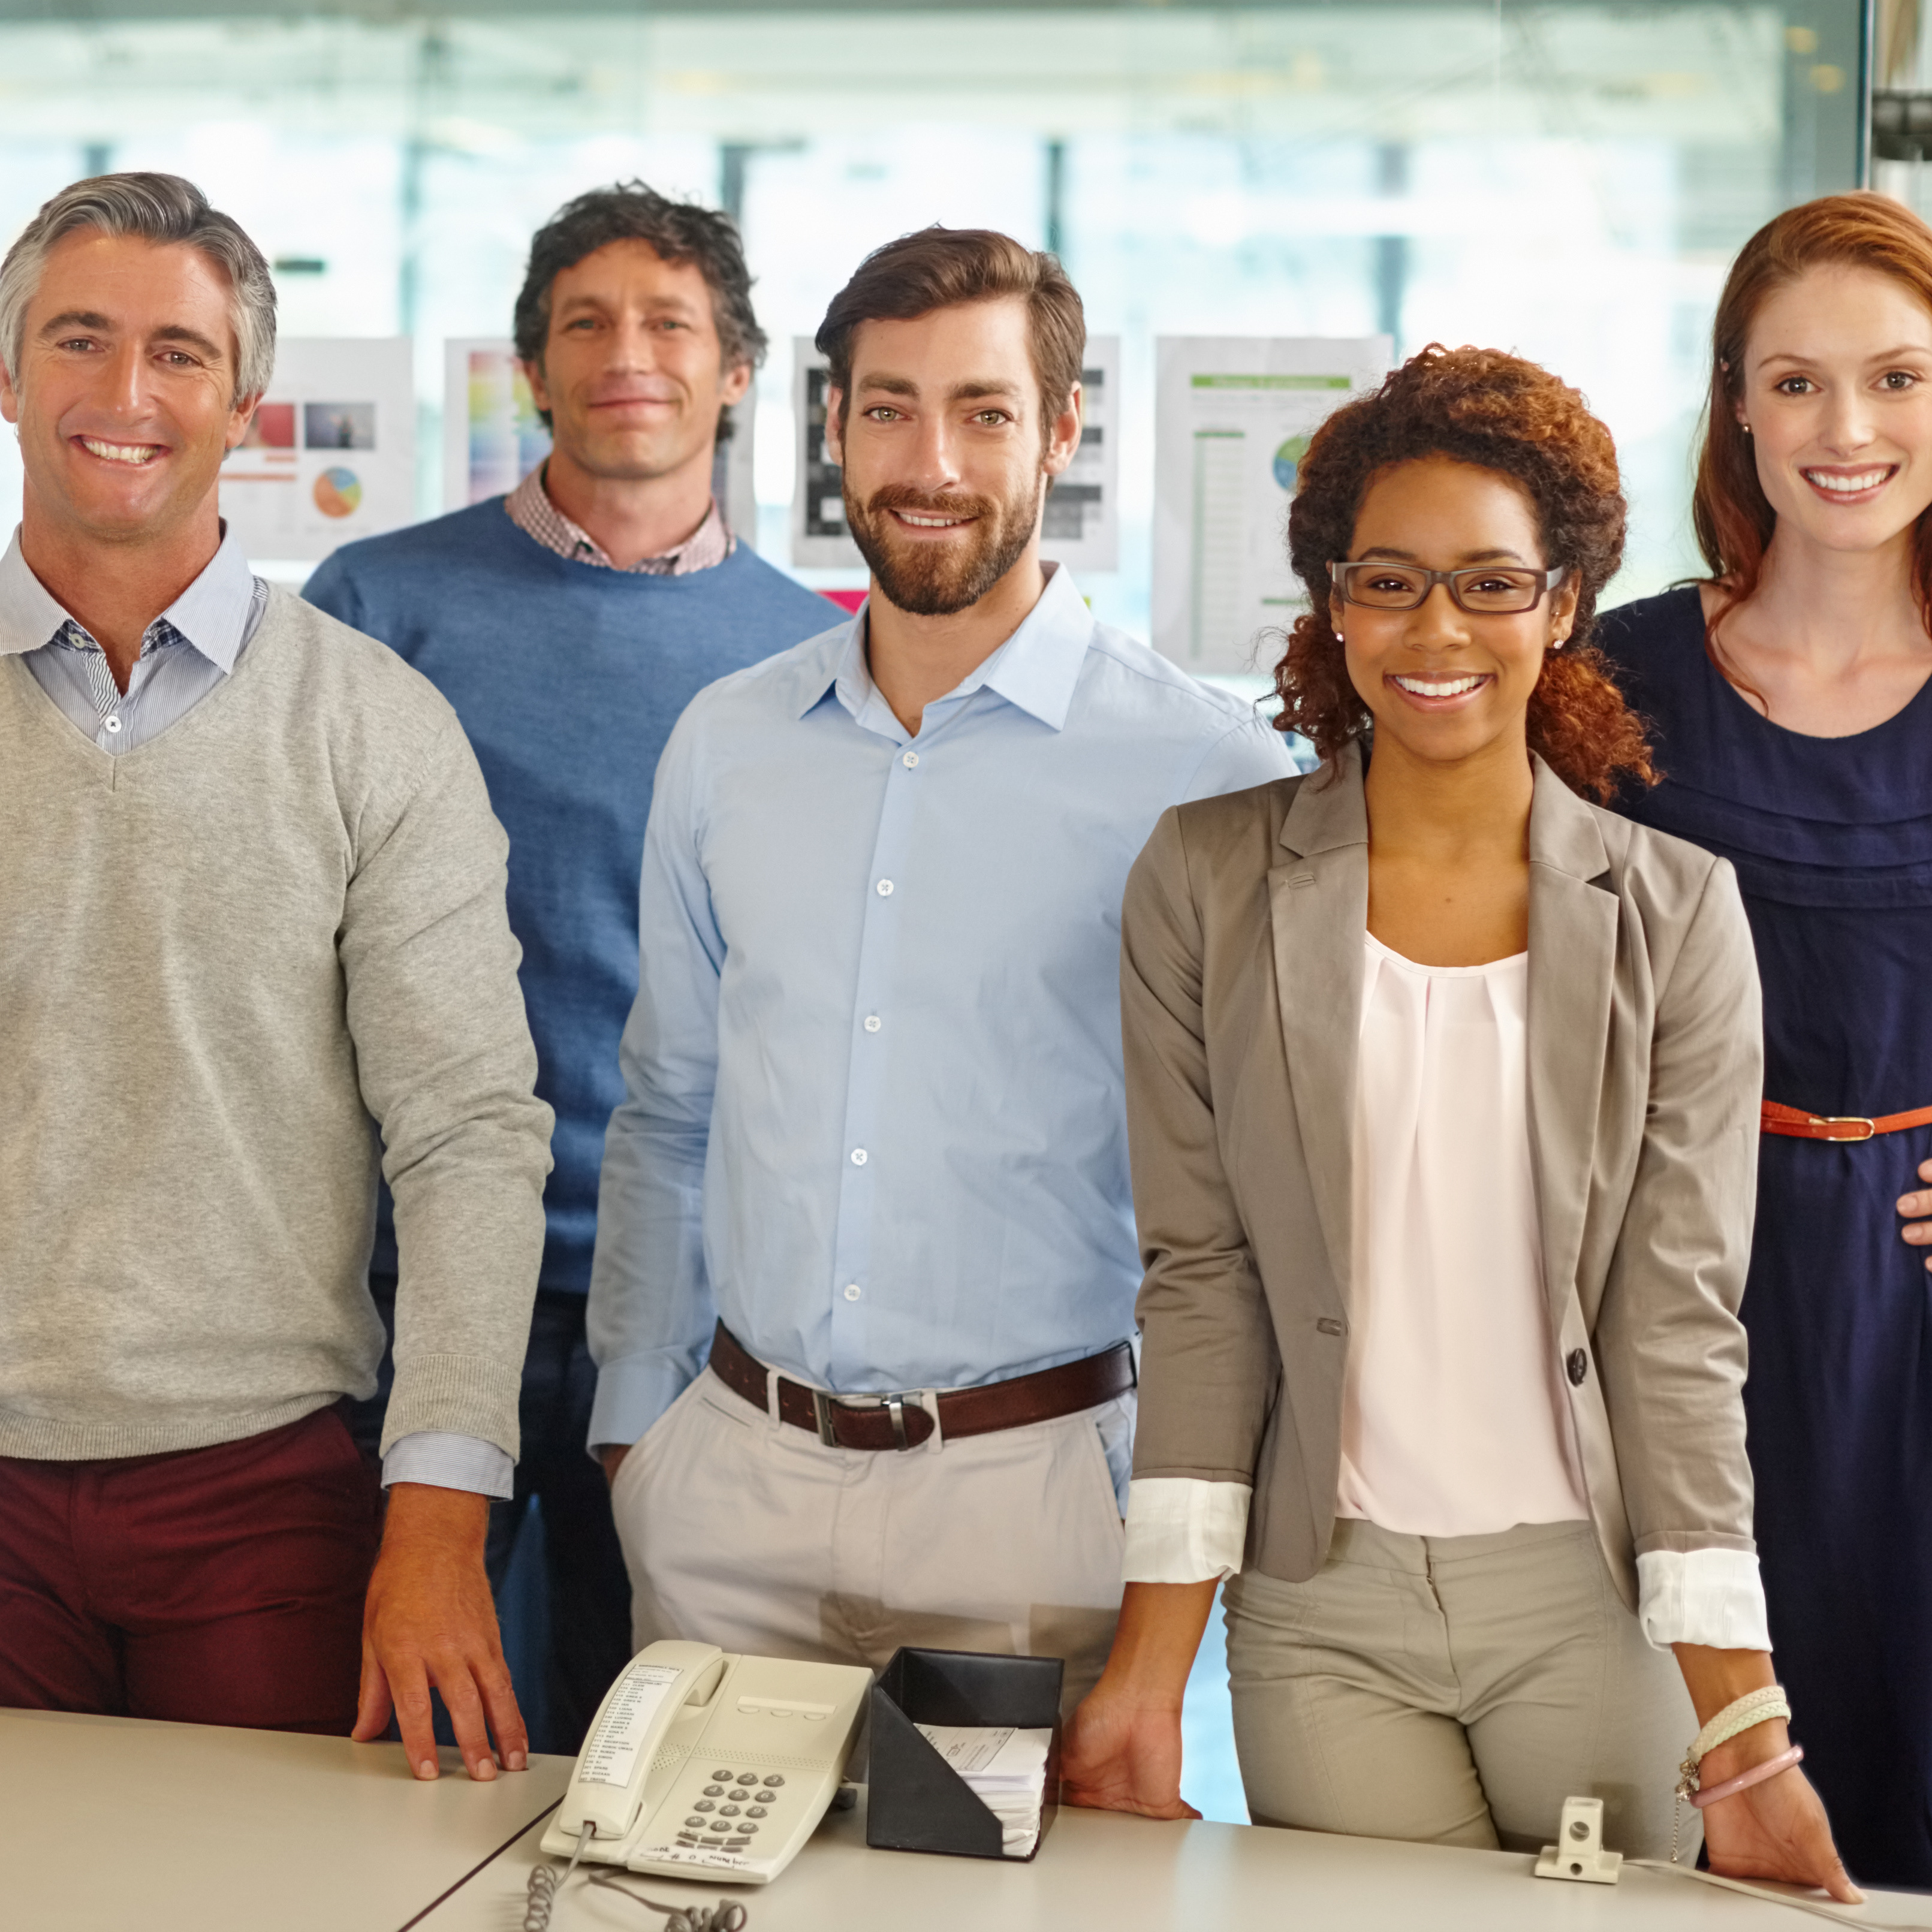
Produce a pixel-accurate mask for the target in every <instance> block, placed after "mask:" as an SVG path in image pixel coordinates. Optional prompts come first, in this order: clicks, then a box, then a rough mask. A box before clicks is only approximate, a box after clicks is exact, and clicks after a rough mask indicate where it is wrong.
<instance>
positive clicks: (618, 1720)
mask: <svg viewBox="0 0 1932 1932" xmlns="http://www.w3.org/2000/svg"><path fill="white" fill-rule="evenodd" d="M681 1675H682V1673H681V1672H680V1671H679V1670H678V1669H677V1667H676V1666H675V1665H673V1664H634V1665H633V1666H632V1667H631V1670H630V1671H629V1673H628V1674H627V1676H625V1679H624V1682H622V1684H621V1685H619V1687H618V1689H617V1693H616V1696H615V1697H613V1698H612V1699H611V1700H610V1708H609V1709H607V1710H606V1711H605V1712H604V1717H603V1720H602V1721H601V1723H600V1724H598V1727H597V1729H596V1731H595V1734H594V1735H593V1736H592V1738H591V1739H590V1742H589V1743H588V1744H587V1745H585V1746H584V1747H583V1757H581V1758H580V1760H578V1763H577V1777H578V1778H579V1779H580V1780H581V1781H583V1783H585V1784H615V1785H618V1786H619V1787H622V1786H624V1785H628V1784H629V1783H630V1781H631V1773H632V1772H634V1770H635V1769H637V1752H638V1750H639V1748H640V1747H641V1746H642V1745H643V1742H644V1739H645V1736H646V1734H647V1733H649V1730H650V1728H651V1721H652V1719H653V1718H655V1717H656V1715H657V1713H658V1706H659V1705H660V1704H661V1703H663V1702H664V1697H665V1694H666V1693H667V1691H669V1690H670V1687H671V1686H672V1685H673V1684H675V1683H676V1682H677V1680H678V1679H679V1676H681Z"/></svg>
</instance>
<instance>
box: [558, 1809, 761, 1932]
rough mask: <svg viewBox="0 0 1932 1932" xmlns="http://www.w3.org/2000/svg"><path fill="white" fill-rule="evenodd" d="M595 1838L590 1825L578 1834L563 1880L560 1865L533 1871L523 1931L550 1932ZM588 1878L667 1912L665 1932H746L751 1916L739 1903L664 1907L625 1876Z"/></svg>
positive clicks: (610, 1874)
mask: <svg viewBox="0 0 1932 1932" xmlns="http://www.w3.org/2000/svg"><path fill="white" fill-rule="evenodd" d="M594 1836H595V1833H594V1832H592V1829H590V1827H589V1826H588V1825H586V1826H585V1827H584V1828H583V1830H582V1831H581V1832H579V1833H578V1834H577V1849H576V1850H575V1851H574V1852H571V1855H570V1862H569V1864H567V1865H566V1866H565V1867H564V1868H563V1876H562V1877H561V1878H559V1876H557V1870H556V1866H555V1865H553V1864H550V1863H548V1862H547V1861H546V1862H545V1863H544V1864H540V1865H538V1866H536V1867H535V1868H534V1869H533V1870H532V1872H531V1873H530V1885H529V1891H528V1893H527V1894H526V1895H525V1897H524V1900H523V1932H550V1914H551V1913H552V1912H554V1911H555V1910H556V1895H557V1894H558V1893H559V1891H562V1889H563V1888H564V1887H565V1885H568V1883H569V1882H570V1876H571V1873H573V1872H574V1871H575V1870H576V1869H577V1861H578V1860H579V1859H580V1858H582V1857H583V1854H584V1851H585V1849H586V1847H587V1846H589V1843H590V1841H591V1839H592V1838H593V1837H594ZM586 1876H588V1877H589V1880H590V1882H591V1883H592V1885H601V1886H602V1887H603V1888H604V1890H605V1891H614V1892H616V1894H617V1895H618V1896H619V1897H620V1898H628V1900H631V1903H633V1904H634V1905H642V1906H647V1907H649V1909H650V1910H652V1912H662V1913H664V1917H665V1921H666V1922H665V1924H664V1932H744V1928H745V1922H746V1919H747V1916H748V1915H747V1913H746V1912H745V1908H744V1907H743V1906H742V1905H739V1904H738V1903H736V1902H735V1901H728V1900H721V1901H720V1902H719V1903H718V1904H716V1905H712V1906H703V1905H660V1904H658V1903H657V1901H656V1900H655V1899H649V1898H640V1897H638V1896H637V1894H636V1893H635V1892H634V1891H631V1889H630V1888H628V1886H627V1885H624V1884H622V1883H621V1882H620V1880H621V1879H622V1878H623V1876H625V1874H623V1873H619V1872H591V1873H587V1874H586Z"/></svg>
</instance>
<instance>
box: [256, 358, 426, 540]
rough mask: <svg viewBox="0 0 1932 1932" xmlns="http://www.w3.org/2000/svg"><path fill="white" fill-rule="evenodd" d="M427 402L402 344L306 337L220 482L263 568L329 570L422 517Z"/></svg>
mask: <svg viewBox="0 0 1932 1932" xmlns="http://www.w3.org/2000/svg"><path fill="white" fill-rule="evenodd" d="M220 493H221V514H222V515H223V517H226V519H227V520H228V521H229V523H230V525H232V526H233V527H234V529H236V532H237V533H238V534H239V536H240V538H241V541H242V548H243V550H245V552H246V553H247V554H248V556H249V557H250V558H251V559H254V560H256V561H258V562H260V561H270V560H272V561H273V562H287V563H310V564H316V563H320V562H321V561H322V560H323V558H324V557H326V556H328V555H329V553H330V552H331V551H332V550H335V548H336V547H338V545H339V544H345V543H353V542H354V541H356V538H359V537H369V536H377V535H380V534H381V533H382V532H383V531H385V530H392V529H398V528H399V527H400V526H401V525H403V524H404V523H409V522H410V521H411V520H413V518H414V517H415V514H416V401H415V395H414V383H413V380H412V377H411V374H410V345H409V344H408V342H407V341H406V340H404V339H403V338H400V337H398V338H366V339H365V338H323V337H308V338H304V337H299V336H298V337H295V338H289V339H285V340H284V341H282V342H281V343H280V344H278V346H277V348H276V351H275V378H274V380H273V381H272V382H271V383H269V391H268V394H267V395H266V396H265V397H264V398H263V400H262V401H261V402H260V404H258V405H257V408H256V410H255V414H254V419H253V420H252V421H251V422H250V423H249V425H248V434H247V435H246V436H245V437H244V438H243V439H242V443H241V445H240V446H239V448H237V449H233V450H231V451H230V452H229V455H228V458H227V460H226V462H225V463H223V466H222V471H221V484H220Z"/></svg>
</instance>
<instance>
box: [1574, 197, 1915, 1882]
mask: <svg viewBox="0 0 1932 1932" xmlns="http://www.w3.org/2000/svg"><path fill="white" fill-rule="evenodd" d="M1928 505H1932V230H1928V229H1927V227H1926V226H1925V224H1924V223H1923V222H1922V221H1921V220H1919V218H1918V216H1916V215H1915V214H1912V213H1911V212H1910V211H1909V210H1907V209H1906V208H1903V207H1900V205H1897V203H1896V202H1891V201H1888V200H1886V199H1882V197H1880V196H1877V195H1873V194H1852V195H1838V196H1831V197H1829V198H1828V199H1824V200H1821V201H1815V202H1810V203H1808V205H1805V206H1804V207H1802V208H1793V209H1791V210H1790V211H1788V212H1787V213H1785V214H1781V215H1779V216H1778V217H1777V219H1776V220H1774V221H1772V223H1770V224H1769V226H1767V227H1766V228H1764V229H1762V230H1760V232H1759V233H1758V234H1757V235H1756V236H1754V237H1753V238H1752V239H1751V241H1750V242H1748V243H1747V244H1746V245H1745V248H1744V251H1743V252H1742V254H1740V255H1739V257H1738V259H1737V261H1736V264H1735V266H1733V269H1732V270H1731V272H1730V278H1729V280H1728V281H1727V283H1726V285H1725V287H1724V294H1723V297H1722V299H1721V301H1720V302H1719V304H1718V313H1717V319H1716V326H1715V329H1714V330H1713V344H1712V371H1711V386H1710V404H1709V422H1708V425H1707V426H1706V434H1705V441H1704V446H1703V452H1702V455H1701V457H1700V461H1699V464H1698V472H1697V491H1696V496H1695V499H1694V520H1695V523H1696V528H1697V536H1698V539H1699V541H1700V545H1701V547H1702V548H1703V553H1704V556H1705V559H1706V563H1707V565H1708V567H1709V573H1710V574H1709V577H1707V578H1706V580H1704V581H1703V582H1702V583H1697V584H1695V585H1694V586H1690V587H1688V588H1685V589H1678V590H1673V591H1671V592H1668V593H1667V595H1664V596H1661V597H1654V598H1649V599H1647V600H1646V601H1643V602H1642V603H1638V604H1631V605H1628V607H1625V608H1624V609H1622V610H1616V611H1613V612H1612V613H1610V614H1609V615H1608V616H1607V617H1606V618H1605V619H1604V622H1603V624H1602V625H1601V638H1602V641H1603V643H1604V649H1606V650H1607V652H1608V653H1609V654H1610V657H1611V658H1613V660H1614V661H1615V662H1616V667H1617V669H1616V676H1617V679H1618V682H1619V684H1620V685H1622V687H1623V688H1624V689H1625V691H1627V692H1628V694H1629V696H1630V698H1631V702H1632V703H1634V704H1635V705H1636V706H1637V707H1638V709H1640V710H1641V711H1642V712H1643V713H1644V714H1645V715H1646V718H1649V719H1650V720H1652V721H1653V722H1654V725H1655V732H1656V743H1657V751H1658V763H1659V765H1660V766H1661V767H1662V769H1663V770H1664V781H1663V783H1662V784H1660V785H1658V787H1656V788H1655V790H1649V791H1648V792H1646V793H1642V794H1640V795H1633V796H1631V797H1630V798H1628V799H1626V800H1625V801H1623V802H1622V807H1621V808H1623V809H1626V810H1628V811H1629V812H1630V813H1631V815H1632V816H1633V817H1637V818H1638V819H1640V820H1642V821H1643V823H1646V824H1648V825H1652V826H1657V827H1658V828H1660V829H1662V830H1664V831H1665V832H1673V833H1675V834H1676V835H1677V836H1678V837H1679V838H1687V839H1691V840H1694V841H1696V842H1697V844H1700V845H1701V846H1703V847H1704V848H1705V849H1706V850H1709V851H1711V852H1713V853H1718V854H1721V856H1724V857H1725V858H1727V859H1729V860H1730V862H1731V865H1732V866H1733V868H1734V869H1735V871H1736V874H1737V878H1738V883H1739V886H1740V887H1741V888H1742V892H1743V897H1744V903H1745V911H1746V913H1748V916H1749V918H1750V920H1751V931H1752V935H1753V937H1754V939H1755V941H1756V942H1757V958H1758V968H1759V971H1760V975H1761V977H1762V978H1763V985H1764V1043H1765V1082H1764V1106H1763V1141H1762V1143H1761V1145H1760V1151H1759V1155H1758V1162H1759V1166H1758V1216H1757V1238H1756V1240H1755V1242H1754V1246H1753V1248H1752V1251H1751V1268H1750V1274H1749V1277H1748V1289H1747V1290H1746V1292H1745V1298H1744V1307H1743V1316H1744V1321H1745V1327H1746V1328H1747V1329H1748V1331H1749V1334H1750V1340H1751V1381H1750V1383H1749V1385H1748V1387H1747V1388H1746V1391H1745V1410H1746V1413H1747V1415H1748V1418H1749V1422H1750V1433H1751V1464H1752V1467H1753V1469H1754V1471H1755V1472H1756V1475H1757V1538H1758V1543H1759V1549H1760V1555H1761V1559H1762V1561H1763V1566H1764V1578H1765V1587H1766V1595H1767V1597H1768V1598H1769V1607H1770V1622H1771V1634H1772V1637H1773V1638H1774V1639H1775V1642H1776V1644H1777V1647H1778V1662H1779V1666H1780V1667H1781V1670H1782V1672H1783V1673H1784V1679H1785V1682H1786V1683H1787V1686H1788V1687H1789V1688H1790V1694H1791V1699H1792V1702H1793V1704H1794V1705H1795V1706H1796V1707H1797V1709H1798V1710H1799V1724H1797V1726H1796V1732H1797V1735H1798V1736H1799V1738H1800V1739H1801V1740H1802V1742H1803V1744H1804V1745H1805V1750H1806V1751H1807V1752H1808V1754H1809V1757H1808V1764H1807V1769H1808V1771H1809V1772H1810V1773H1811V1775H1812V1777H1813V1778H1814V1779H1815V1780H1816V1781H1817V1787H1818V1789H1819V1790H1820V1793H1821V1794H1822V1795H1823V1797H1824V1799H1825V1801H1826V1804H1827V1805H1829V1808H1830V1810H1831V1813H1832V1817H1833V1818H1834V1819H1835V1820H1837V1822H1838V1827H1839V1830H1840V1832H1841V1836H1842V1840H1843V1847H1844V1851H1845V1855H1846V1858H1848V1859H1849V1861H1850V1863H1851V1865H1852V1869H1853V1870H1855V1871H1856V1872H1857V1873H1858V1875H1859V1876H1860V1877H1861V1878H1864V1879H1870V1880H1872V1881H1873V1882H1876V1883H1878V1884H1881V1885H1911V1886H1920V1887H1924V1886H1932V1536H1928V1535H1927V1514H1926V1511H1927V1498H1928V1496H1932V1283H1927V1279H1926V1274H1925V1269H1926V1267H1927V1266H1932V1260H1928V1259H1927V1257H1926V1256H1925V1255H1924V1254H1923V1253H1916V1252H1915V1251H1914V1250H1915V1247H1918V1248H1920V1249H1923V1248H1924V1245H1925V1244H1927V1242H1928V1241H1932V1224H1928V1223H1927V1220H1926V1218H1925V1217H1927V1216H1928V1215H1932V1193H1927V1192H1926V1191H1925V1190H1924V1188H1923V1187H1921V1184H1922V1183H1926V1182H1932V1002H1928V994H1927V988H1928V986H1932V691H1928V688H1927V687H1928V679H1929V678H1932V621H1929V620H1932V516H1928V514H1927V510H1928ZM1901 1215H1903V1216H1904V1217H1906V1221H1905V1224H1904V1225H1903V1228H1902V1229H1901V1226H1900V1216H1901ZM1901 1233H1902V1234H1903V1239H1902V1240H1901V1238H1900V1235H1901ZM1921 1264H1923V1265H1921Z"/></svg>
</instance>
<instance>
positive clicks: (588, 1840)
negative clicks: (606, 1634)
mask: <svg viewBox="0 0 1932 1932" xmlns="http://www.w3.org/2000/svg"><path fill="white" fill-rule="evenodd" d="M871 1683H872V1675H871V1672H870V1671H868V1670H859V1669H858V1668H856V1667H854V1666H853V1665H850V1664H787V1663H783V1662H781V1661H779V1660H778V1659H777V1658H769V1657H734V1656H732V1655H730V1654H729V1653H727V1652H724V1651H721V1650H719V1649H717V1648H716V1647H715V1646H713V1645H711V1644H708V1643H654V1644H652V1645H651V1646H649V1648H648V1649H644V1650H641V1651H640V1652H638V1653H637V1655H636V1656H635V1657H634V1658H632V1659H631V1662H630V1663H629V1664H628V1665H627V1666H626V1667H625V1670H624V1671H623V1673H622V1675H621V1676H619V1678H618V1679H617V1681H616V1683H614V1684H613V1685H611V1687H610V1690H609V1691H608V1692H607V1693H606V1694H605V1696H604V1701H603V1703H601V1705H599V1706H598V1710H597V1716H596V1720H595V1722H594V1723H593V1724H592V1725H591V1727H590V1731H589V1736H588V1737H587V1738H586V1739H585V1741H584V1745H583V1752H582V1754H581V1755H580V1757H578V1759H577V1769H576V1772H575V1774H574V1775H573V1776H572V1778H571V1781H570V1789H569V1790H568V1791H567V1792H565V1794H564V1799H563V1802H562V1804H561V1805H559V1806H558V1807H557V1809H556V1816H555V1817H553V1818H552V1819H551V1820H550V1827H549V1829H548V1830H547V1831H546V1832H544V1837H543V1848H544V1850H545V1851H546V1852H550V1853H551V1854H553V1855H554V1856H556V1857H559V1858H574V1857H575V1856H576V1855H581V1857H582V1858H583V1860H584V1861H586V1862H594V1863H597V1864H619V1865H624V1866H626V1867H628V1868H629V1869H630V1870H632V1871H637V1872H652V1873H658V1874H659V1875H661V1876H664V1877H667V1878H703V1879H711V1880H712V1881H714V1882H715V1881H718V1880H722V1881H724V1882H727V1883H735V1884H741V1885H768V1884H769V1883H770V1882H771V1881H772V1879H775V1877H777V1876H778V1873H780V1872H781V1871H782V1870H784V1868H785V1867H786V1866H787V1864H789V1863H790V1861H791V1860H792V1858H793V1856H794V1855H796V1852H797V1851H798V1849H799V1847H800V1846H802V1844H803V1843H805V1841H806V1840H807V1839H808V1838H810V1837H811V1835H812V1833H813V1832H814V1831H815V1830H816V1829H817V1826H818V1821H819V1820H820V1819H821V1818H822V1817H824V1815H825V1811H826V1807H827V1806H828V1805H830V1803H831V1802H832V1798H833V1797H834V1796H835V1794H836V1793H837V1791H838V1780H839V1775H840V1773H841V1772H842V1771H843V1770H844V1766H845V1759H846V1755H847V1753H848V1752H849V1751H850V1749H851V1748H852V1739H853V1736H854V1735H855V1734H856V1732H857V1730H858V1728H859V1718H860V1717H861V1716H862V1715H863V1714H864V1712H865V1699H866V1695H867V1693H868V1691H870V1690H871Z"/></svg>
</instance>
